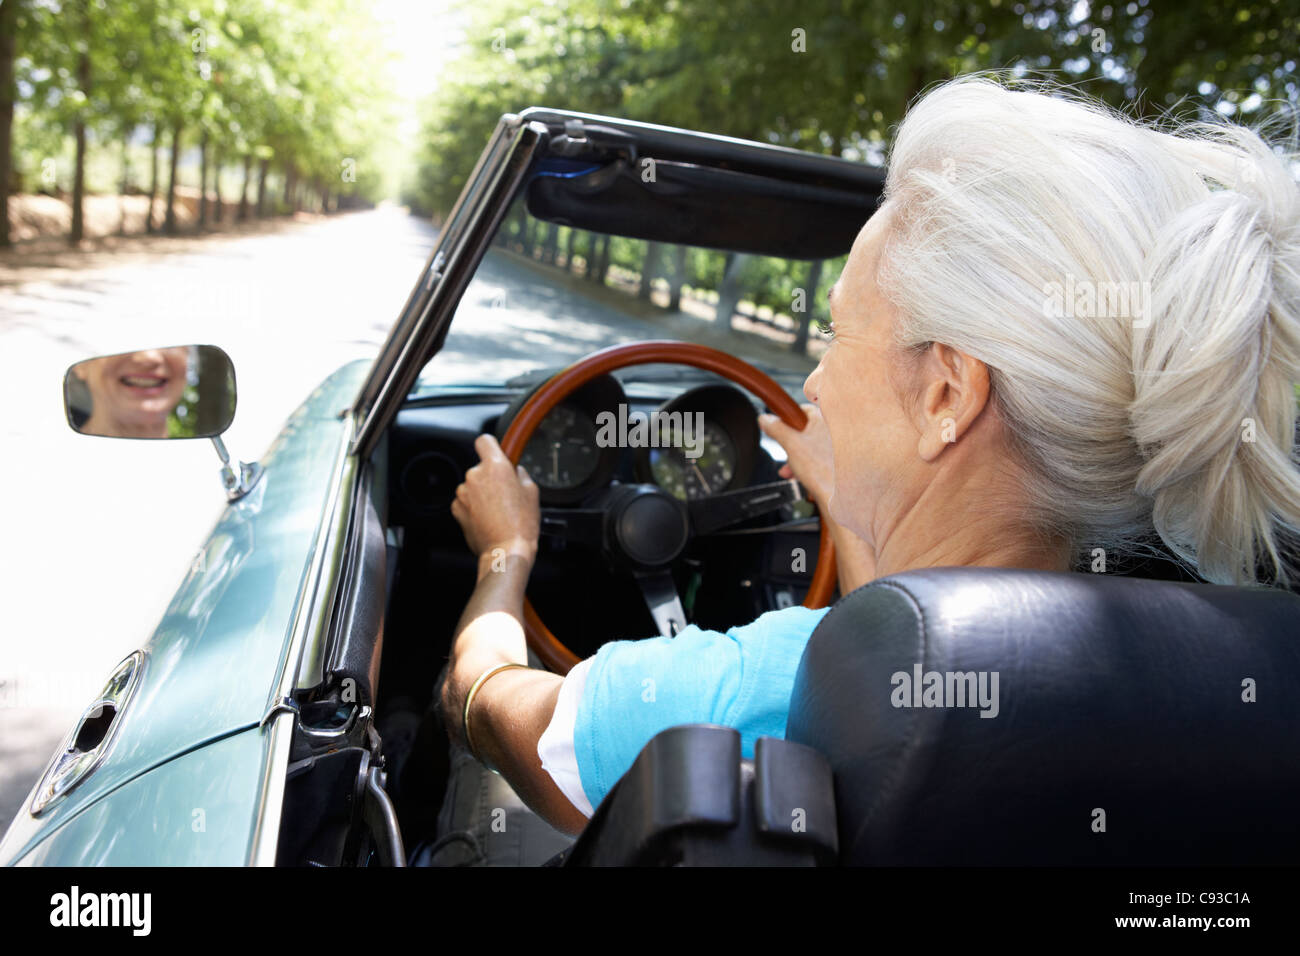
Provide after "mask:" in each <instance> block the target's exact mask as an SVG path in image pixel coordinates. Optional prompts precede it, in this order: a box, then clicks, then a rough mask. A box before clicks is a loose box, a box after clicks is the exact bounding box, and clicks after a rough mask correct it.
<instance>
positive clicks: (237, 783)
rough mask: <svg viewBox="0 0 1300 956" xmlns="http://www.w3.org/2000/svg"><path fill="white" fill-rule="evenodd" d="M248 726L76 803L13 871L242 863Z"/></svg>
mask: <svg viewBox="0 0 1300 956" xmlns="http://www.w3.org/2000/svg"><path fill="white" fill-rule="evenodd" d="M264 743H265V740H264V735H263V734H262V733H261V732H260V731H258V730H257V728H256V727H254V728H252V729H250V730H245V731H242V732H240V733H237V734H234V735H233V736H230V737H223V738H222V739H220V740H217V741H213V742H210V743H208V744H206V745H205V746H202V747H199V748H198V749H197V750H192V751H190V752H189V753H187V754H185V755H184V756H182V757H177V758H176V759H174V760H168V761H167V762H166V763H164V764H162V765H161V766H158V767H155V768H154V769H153V770H150V771H149V772H148V773H144V774H140V775H139V776H137V777H135V778H134V779H132V780H128V781H127V782H126V783H124V784H122V785H121V786H120V787H118V788H117V789H116V790H114V791H113V792H112V793H111V794H109V795H108V796H106V797H105V798H104V799H101V800H97V801H95V802H93V803H91V804H90V805H89V806H84V807H82V808H81V810H80V811H79V812H78V813H76V814H75V815H74V816H72V818H71V819H70V820H68V821H67V822H66V823H64V824H63V825H62V826H60V827H59V828H58V829H56V830H54V831H53V832H52V833H50V834H48V835H46V834H44V833H42V834H41V836H42V837H43V839H42V840H41V842H40V843H38V844H36V846H35V847H34V848H33V849H32V850H31V852H29V853H28V854H27V855H26V856H24V857H23V858H22V859H21V860H19V861H17V865H18V866H106V865H108V866H160V865H161V866H243V865H244V864H245V863H246V862H247V860H248V849H249V848H248V840H249V834H250V833H251V831H252V828H253V825H254V823H255V822H256V818H257V813H258V810H259V807H260V801H259V799H258V797H259V793H260V788H259V786H258V774H257V771H258V770H259V769H260V768H261V765H262V760H263V747H264Z"/></svg>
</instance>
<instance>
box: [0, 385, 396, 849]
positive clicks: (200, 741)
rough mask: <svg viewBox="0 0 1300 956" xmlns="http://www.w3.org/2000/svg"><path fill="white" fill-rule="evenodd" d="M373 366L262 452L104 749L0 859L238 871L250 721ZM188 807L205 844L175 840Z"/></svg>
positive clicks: (255, 761)
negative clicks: (252, 484)
mask: <svg viewBox="0 0 1300 956" xmlns="http://www.w3.org/2000/svg"><path fill="white" fill-rule="evenodd" d="M369 368H370V363H369V362H367V361H366V360H359V361H356V362H352V363H349V364H348V365H345V366H343V367H342V368H340V369H339V370H338V371H336V372H335V373H334V374H333V375H331V376H330V377H329V378H327V379H326V380H325V381H324V382H323V383H321V385H320V386H319V387H318V388H317V389H316V390H315V391H314V392H312V394H311V395H310V396H309V397H308V398H307V400H306V401H305V402H304V403H303V404H302V405H301V406H299V408H298V409H297V410H296V411H295V412H294V413H293V415H291V416H290V417H289V420H288V421H287V422H286V424H285V426H284V428H283V429H282V430H281V432H280V434H279V435H278V436H277V437H276V439H275V441H273V442H272V443H271V445H270V447H269V448H268V449H267V452H266V454H265V455H264V456H263V457H262V459H261V462H262V464H263V466H264V467H265V469H266V471H265V474H264V475H263V477H262V479H261V481H260V482H259V484H258V487H257V488H255V489H254V491H253V492H252V493H251V494H249V495H248V496H247V497H246V498H244V499H242V500H241V501H238V502H235V503H233V504H231V505H230V506H228V507H227V508H226V509H225V510H224V511H223V512H222V514H221V517H220V518H219V519H218V521H217V523H216V525H215V527H214V528H213V530H212V533H211V534H210V535H209V537H208V539H207V541H206V543H205V545H204V548H203V555H204V557H203V561H202V562H198V561H196V562H195V565H196V567H195V568H194V569H192V570H191V571H190V572H189V574H188V575H187V576H186V578H185V580H184V581H183V582H182V584H181V586H180V589H179V590H178V591H177V592H176V595H175V597H174V598H173V599H172V601H171V603H170V605H168V608H167V610H166V612H165V613H164V615H163V619H162V621H161V622H160V623H159V625H158V627H157V629H156V630H155V631H154V633H153V636H152V637H151V638H150V639H149V640H148V642H147V643H146V644H144V645H143V648H144V651H145V654H146V663H145V673H144V676H143V678H142V681H141V684H140V686H139V688H138V689H137V691H136V694H135V698H134V699H133V700H132V701H131V703H130V705H129V706H128V707H127V708H126V710H125V711H124V712H123V714H122V715H121V716H120V717H119V720H120V722H121V723H120V725H119V727H118V730H117V737H116V739H115V741H114V743H113V745H112V749H111V752H110V753H109V754H108V755H107V757H106V759H105V760H104V762H103V764H102V765H101V766H100V767H99V768H98V769H97V770H95V771H94V772H93V773H92V774H90V775H89V776H88V777H87V778H86V779H85V780H83V781H82V782H81V783H79V784H78V785H77V786H76V787H75V788H74V789H73V790H72V791H70V792H69V793H68V794H67V795H66V796H65V797H63V798H61V799H59V800H56V801H55V802H54V803H52V804H51V805H50V806H49V808H48V809H46V810H45V812H43V813H42V814H41V815H40V816H39V817H33V816H31V814H30V813H29V812H28V805H29V803H30V800H29V801H28V803H25V804H24V805H23V809H22V810H20V811H19V813H18V815H17V817H16V818H15V819H14V821H13V823H12V824H11V825H10V828H9V831H8V832H7V833H6V834H5V838H4V840H3V841H2V842H0V865H10V864H13V863H16V862H19V861H22V862H23V863H28V862H40V863H42V864H45V865H51V866H63V865H78V864H82V863H106V864H114V865H116V864H130V863H145V862H147V863H150V864H153V865H169V864H219V863H244V862H246V860H247V855H248V848H249V841H250V837H251V822H250V818H249V816H248V812H249V807H250V805H249V803H248V801H249V799H251V798H252V797H255V795H256V794H255V793H254V791H256V790H257V787H258V785H259V780H260V777H261V772H262V765H263V763H264V758H263V757H262V756H258V754H259V753H260V751H261V748H262V747H263V746H264V744H265V735H264V733H263V732H262V731H259V730H258V729H257V725H258V722H259V721H260V720H261V719H262V717H263V715H264V714H265V712H266V709H267V704H268V701H269V700H270V699H271V696H272V692H273V684H274V682H275V679H276V674H277V672H278V670H279V667H280V663H281V661H282V660H283V659H284V657H285V655H286V654H287V652H288V649H289V642H290V635H291V625H292V621H293V615H294V611H295V608H296V605H297V602H298V597H299V591H300V588H301V585H302V583H303V579H304V575H305V574H306V571H307V567H308V559H309V557H310V555H311V549H312V544H313V541H314V539H315V535H316V530H317V527H318V525H319V524H320V522H321V520H322V516H323V513H324V510H325V506H326V495H327V493H328V489H329V483H330V476H331V472H332V471H333V468H334V465H335V463H336V461H337V460H338V455H339V451H340V445H341V442H342V440H343V437H344V430H345V422H344V418H343V416H342V414H341V413H342V412H343V411H344V410H345V409H347V408H349V407H350V406H351V405H352V403H353V401H354V399H355V397H356V395H357V392H358V391H359V389H360V387H361V384H362V382H363V381H364V380H365V376H366V373H367V371H368V370H369ZM220 493H221V492H220V488H219V487H218V486H217V483H216V481H215V478H214V481H213V482H212V484H211V485H204V486H202V487H196V488H195V489H194V495H195V498H196V500H197V499H198V498H199V497H200V496H204V495H213V494H220ZM104 676H105V678H106V679H107V677H108V674H105V675H104ZM89 703H90V701H87V704H89ZM154 768H157V769H154ZM142 775H143V776H142ZM151 778H152V779H151ZM160 788H162V789H160ZM196 808H199V809H207V810H208V811H209V812H208V813H207V814H206V818H207V828H208V829H207V833H206V834H204V836H211V837H214V838H213V839H206V840H178V839H173V838H172V836H171V834H172V832H173V831H174V830H175V831H177V832H180V831H179V830H178V829H177V828H180V827H181V824H182V823H183V824H184V828H185V832H192V831H190V830H189V829H188V828H189V827H190V826H191V822H190V821H189V819H188V818H189V816H190V815H191V813H192V811H193V810H194V809H196ZM214 810H215V811H216V812H215V814H214V812H212V811H214ZM177 814H182V815H184V816H185V817H186V819H185V820H181V819H180V818H179V817H177V816H176V815H177ZM151 833H152V834H153V836H152V837H148V834H151ZM217 835H220V839H217V838H215V837H216V836H217ZM195 836H198V834H197V833H196V834H195ZM142 841H143V842H142Z"/></svg>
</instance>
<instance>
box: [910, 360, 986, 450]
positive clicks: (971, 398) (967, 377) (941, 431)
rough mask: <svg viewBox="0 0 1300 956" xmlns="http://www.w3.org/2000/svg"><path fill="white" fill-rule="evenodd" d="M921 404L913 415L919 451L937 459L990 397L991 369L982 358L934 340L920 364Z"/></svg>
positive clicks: (957, 438) (958, 438) (954, 441)
mask: <svg viewBox="0 0 1300 956" xmlns="http://www.w3.org/2000/svg"><path fill="white" fill-rule="evenodd" d="M918 365H919V373H920V376H921V398H920V403H919V404H918V405H917V407H916V408H915V409H914V411H913V414H914V418H915V422H916V426H917V430H918V432H919V433H920V436H919V438H918V439H917V444H916V451H917V454H918V455H920V456H921V458H922V459H923V460H924V461H934V460H935V459H937V458H938V457H939V456H940V455H941V454H943V451H944V449H945V448H947V447H948V446H949V445H952V444H956V443H957V442H958V441H960V440H961V438H962V436H963V435H965V434H966V433H967V431H969V430H970V427H971V426H972V425H973V424H974V423H975V421H976V419H978V418H979V416H980V413H981V412H983V411H984V406H985V405H987V404H988V400H989V369H988V366H987V365H985V364H984V363H983V362H981V361H980V360H979V359H977V358H975V357H973V356H971V355H968V354H967V353H965V352H960V351H958V350H957V349H954V348H952V347H951V346H948V345H943V344H940V343H938V342H935V343H932V344H931V345H930V347H929V348H928V349H926V351H925V354H924V356H922V358H921V361H920V362H919V363H918Z"/></svg>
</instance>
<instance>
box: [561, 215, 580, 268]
mask: <svg viewBox="0 0 1300 956" xmlns="http://www.w3.org/2000/svg"><path fill="white" fill-rule="evenodd" d="M577 234H578V230H577V229H574V228H573V227H572V226H570V227H569V231H568V233H567V234H566V235H565V237H564V271H565V272H572V271H573V240H574V236H576V235H577Z"/></svg>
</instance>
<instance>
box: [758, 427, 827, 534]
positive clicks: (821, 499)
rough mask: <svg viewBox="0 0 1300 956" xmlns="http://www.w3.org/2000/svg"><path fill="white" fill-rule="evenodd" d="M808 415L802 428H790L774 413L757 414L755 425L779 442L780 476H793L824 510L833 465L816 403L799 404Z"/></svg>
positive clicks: (825, 432) (824, 428)
mask: <svg viewBox="0 0 1300 956" xmlns="http://www.w3.org/2000/svg"><path fill="white" fill-rule="evenodd" d="M799 407H800V408H802V409H803V410H804V413H805V414H807V416H808V424H806V425H805V426H804V427H803V430H802V431H798V430H796V429H794V428H791V427H790V426H789V425H787V424H786V423H785V422H783V421H781V419H779V418H777V417H776V416H775V415H769V414H763V415H759V416H758V427H759V428H761V429H763V432H764V434H766V435H767V436H768V437H769V438H772V439H774V440H775V441H778V442H780V443H781V447H782V448H784V449H785V453H786V455H787V457H788V461H787V462H786V464H784V465H782V466H781V471H780V475H781V477H782V478H797V479H799V483H800V484H802V485H803V486H804V490H806V491H807V492H808V497H809V498H811V499H812V500H813V501H814V502H816V504H817V507H818V508H821V509H822V510H823V511H825V510H826V501H827V499H828V498H829V497H830V493H831V486H832V484H833V483H834V479H835V469H834V465H833V464H832V460H831V433H830V431H829V429H827V427H826V420H825V419H823V418H822V413H821V410H820V409H819V408H818V407H817V406H816V405H811V404H803V405H800V406H799Z"/></svg>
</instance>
